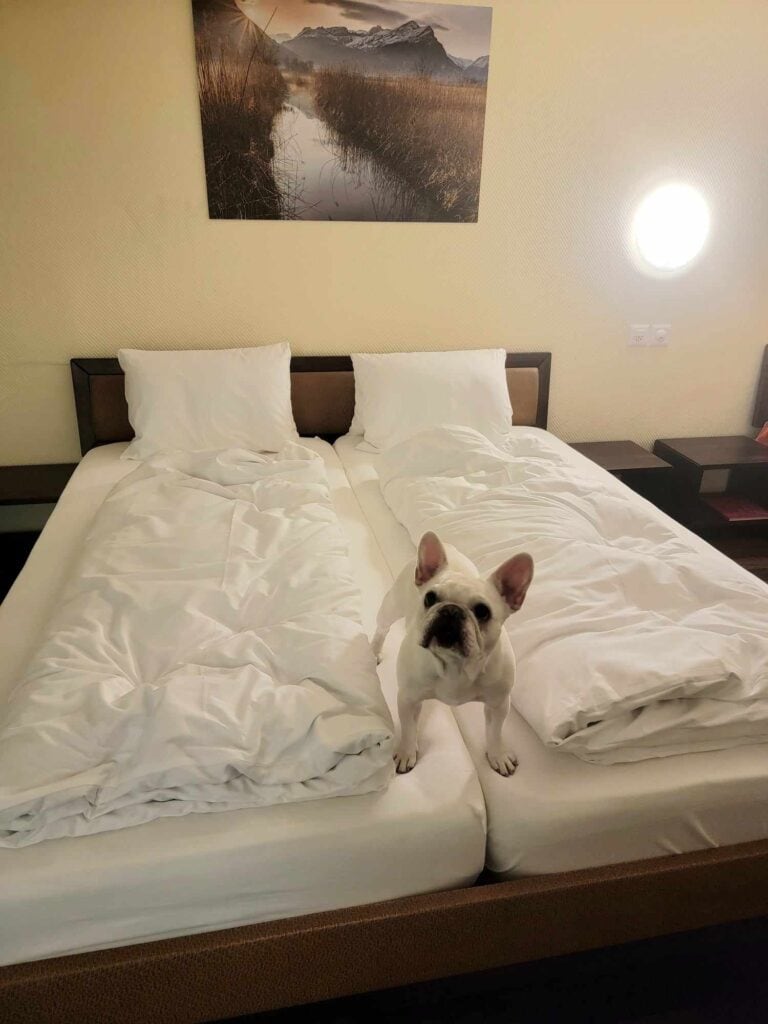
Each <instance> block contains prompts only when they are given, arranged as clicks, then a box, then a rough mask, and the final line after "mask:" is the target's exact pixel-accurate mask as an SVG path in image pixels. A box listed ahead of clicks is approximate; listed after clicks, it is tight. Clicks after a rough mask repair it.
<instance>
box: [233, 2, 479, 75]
mask: <svg viewBox="0 0 768 1024" xmlns="http://www.w3.org/2000/svg"><path fill="white" fill-rule="evenodd" d="M236 2H237V6H238V7H239V8H240V10H241V11H242V12H243V13H244V14H247V15H248V17H249V18H250V19H251V20H252V21H254V22H255V23H256V24H257V25H259V26H260V27H261V28H263V27H264V26H265V25H266V24H267V22H268V21H269V19H270V17H271V16H272V12H273V11H274V12H275V14H274V17H272V20H271V21H270V22H269V30H268V31H269V34H270V35H271V36H274V35H276V34H279V33H281V32H285V33H287V34H289V35H291V36H295V35H296V34H297V33H299V32H301V30H302V29H303V28H306V27H307V26H310V27H312V28H317V27H319V26H323V27H325V28H328V27H330V26H333V25H342V26H344V27H346V28H348V29H350V30H351V31H355V30H358V29H364V30H367V29H369V28H372V27H373V26H374V25H380V26H381V27H382V28H396V27H397V26H398V25H402V24H403V22H405V21H417V22H419V24H422V25H431V26H432V29H433V31H434V33H435V35H436V36H437V38H438V39H439V40H440V42H441V43H442V44H443V46H444V47H445V49H446V51H447V52H448V53H450V54H453V56H455V57H468V58H472V59H473V60H474V59H475V58H477V57H483V56H485V55H486V54H487V53H488V49H489V45H490V34H491V8H490V7H463V6H457V5H449V4H432V3H412V2H409V0H405V2H401V0H393V2H392V3H390V2H389V0H236Z"/></svg>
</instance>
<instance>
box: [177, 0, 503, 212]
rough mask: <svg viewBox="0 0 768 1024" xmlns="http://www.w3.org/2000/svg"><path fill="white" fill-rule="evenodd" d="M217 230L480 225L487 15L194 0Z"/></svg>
mask: <svg viewBox="0 0 768 1024" xmlns="http://www.w3.org/2000/svg"><path fill="white" fill-rule="evenodd" d="M192 10H193V18H194V27H195V48H196V54H197V69H198V88H199V96H200V114H201V122H202V130H203V149H204V153H205V169H206V184H207V188H208V208H209V214H210V216H211V217H213V218H216V219H247V220H261V219H272V220H275V219H277V220H337V221H343V220H389V221H446V222H451V221H453V222H462V221H463V222H471V221H476V220H477V218H478V210H479V198H480V174H481V167H482V148H483V132H484V125H485V96H486V87H487V82H488V73H489V51H490V30H491V10H490V8H485V7H467V6H464V5H453V4H433V3H419V2H415V0H402V2H399V0H398V2H394V3H390V2H388V0H377V2H376V3H371V2H368V0H365V2H363V0H361V2H357V0H282V2H280V0H271V2H270V0H192Z"/></svg>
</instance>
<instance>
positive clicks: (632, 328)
mask: <svg viewBox="0 0 768 1024" xmlns="http://www.w3.org/2000/svg"><path fill="white" fill-rule="evenodd" d="M627 344H628V345H629V346H630V347H632V348H635V347H637V346H639V345H650V344H651V325H650V324H630V325H629V338H628V339H627Z"/></svg>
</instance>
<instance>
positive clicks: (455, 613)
mask: <svg viewBox="0 0 768 1024" xmlns="http://www.w3.org/2000/svg"><path fill="white" fill-rule="evenodd" d="M438 615H439V616H440V617H441V618H444V619H463V618H464V615H465V612H464V609H463V608H461V607H460V606H459V605H457V604H444V605H443V606H442V608H441V609H440V610H439V612H438Z"/></svg>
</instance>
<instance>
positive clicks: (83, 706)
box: [0, 442, 394, 847]
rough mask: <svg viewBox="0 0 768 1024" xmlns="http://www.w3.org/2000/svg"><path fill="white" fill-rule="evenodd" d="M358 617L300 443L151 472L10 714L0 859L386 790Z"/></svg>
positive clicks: (101, 541)
mask: <svg viewBox="0 0 768 1024" xmlns="http://www.w3.org/2000/svg"><path fill="white" fill-rule="evenodd" d="M360 615H361V613H360V592H359V588H358V587H357V586H356V584H355V581H354V579H353V577H352V572H351V567H350V564H349V558H348V556H347V544H346V541H345V539H344V535H343V533H342V531H341V527H340V524H339V522H338V517H337V516H336V513H335V510H334V508H333V502H332V498H331V495H330V488H329V486H328V476H327V473H326V471H325V466H324V463H323V460H322V458H320V456H318V455H317V454H316V453H315V452H313V451H311V450H310V449H309V448H307V447H306V445H299V444H295V443H293V442H289V443H288V444H286V445H285V446H284V447H283V448H282V449H281V450H280V451H279V452H278V453H277V454H275V455H262V454H259V453H257V452H252V451H249V450H245V449H226V450H224V451H215V452H186V451H175V452H164V453H158V454H157V455H153V456H151V457H150V458H148V459H147V460H145V461H143V462H141V463H140V464H138V465H137V466H136V469H135V470H134V472H132V473H130V474H129V475H128V476H126V477H125V478H124V479H123V480H121V481H120V483H118V484H117V485H116V486H115V487H114V488H113V489H112V491H111V492H110V493H109V495H108V496H107V498H106V499H105V501H104V502H103V504H102V506H101V508H100V509H99V511H98V514H97V515H96V518H95V520H94V522H93V524H92V526H91V530H90V532H89V534H88V537H87V540H86V543H85V547H84V550H83V552H82V555H81V558H80V561H79V562H78V564H77V566H76V567H75V569H74V571H73V574H72V577H71V578H70V579H69V580H68V581H67V584H66V588H65V590H64V591H63V593H62V596H61V600H60V601H59V602H58V606H57V608H56V610H55V612H54V615H53V617H52V618H51V621H50V622H49V623H48V625H47V626H46V628H45V631H44V638H43V640H42V643H41V644H40V646H39V648H38V649H37V651H36V652H35V654H34V655H33V657H32V658H31V660H30V662H29V664H28V665H27V667H26V669H25V670H24V672H23V673H21V675H20V677H19V682H18V685H17V686H16V687H15V688H14V689H13V691H12V693H11V695H10V697H9V699H8V701H7V704H6V706H5V709H4V711H3V712H2V713H0V846H10V847H17V846H27V845H29V844H31V843H35V842H40V841H42V840H46V839H59V838H62V837H63V836H78V835H87V834H92V833H95V832H109V831H112V830H113V829H118V828H125V827H128V826H132V825H140V824H144V823H145V822H147V821H151V820H153V819H154V818H164V817H177V816H181V815H184V814H190V813H204V812H214V811H224V810H230V811H231V810H240V809H242V808H244V807H267V806H272V805H274V804H284V803H299V802H302V801H305V800H321V799H325V798H328V797H334V796H361V795H363V794H364V793H372V792H373V791H374V790H377V789H383V788H384V787H385V786H387V785H388V784H389V782H390V781H391V779H392V776H393V774H394V773H393V765H392V734H393V728H392V721H391V718H390V715H389V712H388V709H387V707H386V703H385V701H384V697H383V695H382V692H381V686H380V684H379V680H378V677H377V674H376V659H375V658H374V656H373V653H372V651H371V648H370V644H369V643H368V638H367V637H366V635H365V632H364V630H363V626H362V622H361V618H360Z"/></svg>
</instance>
